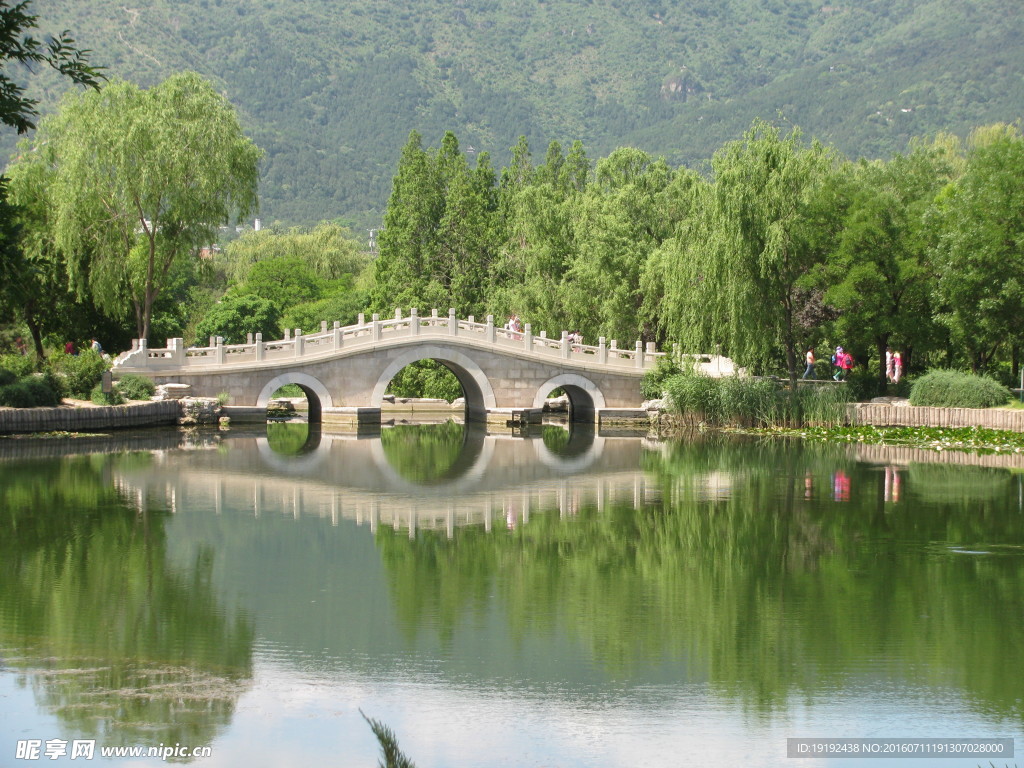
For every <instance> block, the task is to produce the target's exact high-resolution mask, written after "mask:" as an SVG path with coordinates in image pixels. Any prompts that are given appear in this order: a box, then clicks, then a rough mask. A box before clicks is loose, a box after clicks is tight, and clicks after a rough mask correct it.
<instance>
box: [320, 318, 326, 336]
mask: <svg viewBox="0 0 1024 768" xmlns="http://www.w3.org/2000/svg"><path fill="white" fill-rule="evenodd" d="M320 333H327V321H326V320H321V321H320Z"/></svg>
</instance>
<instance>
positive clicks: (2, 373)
mask: <svg viewBox="0 0 1024 768" xmlns="http://www.w3.org/2000/svg"><path fill="white" fill-rule="evenodd" d="M17 380H18V376H17V375H16V374H15V373H13V372H11V371H9V370H7V369H6V368H0V387H6V386H7V385H8V384H13V383H14V382H16V381H17Z"/></svg>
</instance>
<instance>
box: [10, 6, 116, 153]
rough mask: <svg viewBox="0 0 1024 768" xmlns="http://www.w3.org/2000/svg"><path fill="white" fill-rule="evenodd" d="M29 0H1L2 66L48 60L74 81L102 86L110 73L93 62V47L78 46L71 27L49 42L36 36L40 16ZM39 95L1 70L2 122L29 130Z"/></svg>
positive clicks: (47, 61)
mask: <svg viewBox="0 0 1024 768" xmlns="http://www.w3.org/2000/svg"><path fill="white" fill-rule="evenodd" d="M30 4H31V3H30V2H29V0H23V2H20V3H15V4H13V5H11V3H10V2H8V0H0V66H4V67H5V66H6V65H7V64H8V63H10V62H17V63H19V64H23V65H25V66H26V67H29V68H31V67H32V65H33V64H48V65H49V66H51V67H53V68H54V69H55V70H57V71H58V72H59V73H60V74H61V75H64V76H65V77H67V78H69V79H70V80H71V81H72V82H74V83H78V84H79V85H85V86H88V87H90V88H96V89H98V88H99V87H100V83H101V81H103V80H105V79H106V77H104V75H103V74H102V72H101V71H100V70H101V69H102V67H92V66H89V54H90V53H91V51H89V50H80V49H78V48H76V47H75V40H74V38H72V37H71V33H70V32H69V31H68V30H64V31H63V32H61V33H60V35H59V36H57V37H56V38H50V40H49V42H47V43H46V44H45V45H43V43H42V42H41V41H39V40H37V39H36V38H35V37H33V36H32V34H31V31H32V30H33V29H35V28H36V22H37V21H38V20H39V17H38V16H36V15H35V14H32V13H30V12H29V6H30ZM37 104H38V101H37V100H36V99H30V98H28V97H27V96H25V89H24V88H23V87H22V86H20V85H18V84H17V83H15V82H14V81H13V80H12V79H11V78H10V76H9V75H8V74H7V73H6V72H3V71H0V122H3V123H4V124H5V125H9V126H12V127H13V128H16V129H17V131H18V133H26V132H27V131H29V130H31V129H33V128H35V127H36V125H35V122H34V121H35V118H36V117H37V116H38V114H39V113H38V111H37V110H36V105H37Z"/></svg>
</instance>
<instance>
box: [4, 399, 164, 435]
mask: <svg viewBox="0 0 1024 768" xmlns="http://www.w3.org/2000/svg"><path fill="white" fill-rule="evenodd" d="M179 408H180V406H179V405H178V403H177V401H174V400H169V401H165V402H152V403H139V404H137V405H107V406H97V407H95V408H0V434H11V433H15V432H95V431H98V430H102V429H122V428H128V427H155V426H161V425H165V424H177V422H178V412H179Z"/></svg>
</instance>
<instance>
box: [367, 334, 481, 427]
mask: <svg viewBox="0 0 1024 768" xmlns="http://www.w3.org/2000/svg"><path fill="white" fill-rule="evenodd" d="M420 360H436V361H437V362H439V363H441V364H442V365H443V366H444V367H445V368H447V369H448V370H450V371H451V372H452V373H453V374H454V375H455V378H456V379H458V381H459V384H460V385H461V386H462V392H463V394H464V396H465V398H466V415H467V416H473V417H479V418H483V417H485V415H486V412H487V411H488V410H493V409H494V407H495V399H494V390H492V389H491V383H490V382H489V381H488V380H487V376H486V374H485V373H484V372H483V371H482V370H481V368H480V366H479V365H478V364H477V363H476V362H475V361H473V360H472V359H470V358H469V357H467V356H466V355H464V354H463V353H462V352H458V351H456V350H454V349H451V348H447V347H441V346H438V345H436V344H431V345H427V346H421V347H418V348H415V349H410V350H408V351H406V352H403V353H401V354H400V355H398V356H397V357H396V358H395V359H394V360H392V361H391V363H390V364H388V366H387V367H386V368H385V369H384V371H383V372H382V373H381V374H380V377H379V378H378V379H377V384H376V385H375V386H374V388H373V394H372V395H371V396H370V407H371V408H379V407H380V406H381V403H383V402H384V393H385V392H386V391H387V388H388V384H390V383H391V380H392V379H393V378H394V377H395V376H396V375H397V374H398V372H399V371H401V370H402V369H403V368H405V367H406V366H408V365H412V364H413V363H418V362H419V361H420Z"/></svg>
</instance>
